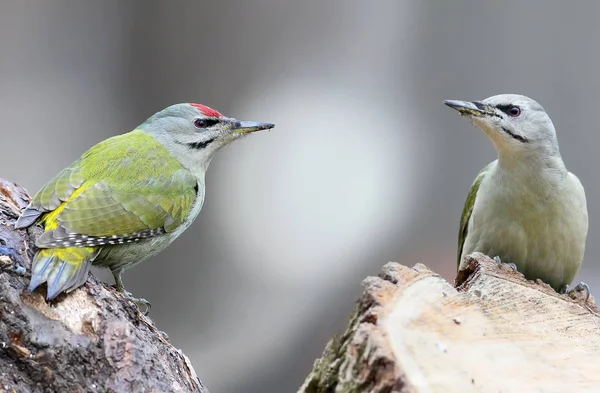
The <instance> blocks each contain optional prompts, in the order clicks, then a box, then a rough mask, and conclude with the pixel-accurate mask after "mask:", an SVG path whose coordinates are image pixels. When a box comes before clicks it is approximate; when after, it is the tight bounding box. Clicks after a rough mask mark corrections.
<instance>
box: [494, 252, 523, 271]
mask: <svg viewBox="0 0 600 393" xmlns="http://www.w3.org/2000/svg"><path fill="white" fill-rule="evenodd" d="M494 262H496V263H497V264H498V265H502V264H504V265H505V266H508V267H509V268H511V269H512V270H514V271H515V272H518V271H519V269H517V265H516V264H514V263H512V262H502V260H500V257H499V256H498V255H496V256H495V257H494Z"/></svg>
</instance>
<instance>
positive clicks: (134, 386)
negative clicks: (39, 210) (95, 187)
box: [0, 179, 209, 393]
mask: <svg viewBox="0 0 600 393" xmlns="http://www.w3.org/2000/svg"><path fill="white" fill-rule="evenodd" d="M30 199H31V197H30V196H29V194H28V193H27V191H26V190H25V189H24V188H23V187H21V186H20V185H18V184H16V183H13V182H10V181H7V180H3V179H0V391H1V390H2V389H6V390H7V391H13V390H14V391H31V392H38V391H40V392H41V391H48V390H52V391H73V392H84V391H88V389H90V387H94V386H95V390H96V391H112V392H121V391H174V392H200V393H209V391H208V389H207V388H206V387H205V386H204V384H203V383H202V381H201V380H200V379H199V378H198V376H197V374H196V371H195V370H194V368H193V366H192V364H191V362H190V360H189V358H188V357H187V356H186V355H185V354H184V353H183V352H182V351H181V350H179V349H177V348H175V347H173V345H172V344H171V343H170V342H169V339H168V336H167V335H166V333H164V332H161V331H159V330H158V329H157V328H156V326H155V325H154V322H153V321H152V320H151V319H150V318H148V317H147V316H144V315H143V314H142V313H141V312H140V310H139V308H138V307H137V305H136V304H134V303H133V302H132V301H131V300H129V299H127V298H126V297H124V296H123V294H121V293H120V292H118V291H116V290H115V289H114V288H112V287H111V286H109V285H107V284H104V283H102V282H101V281H99V280H97V279H96V278H95V277H94V276H93V275H91V274H90V276H89V277H88V281H87V282H86V284H85V285H83V286H81V287H79V288H77V289H76V290H74V291H72V292H70V293H67V294H61V295H59V296H58V297H57V298H56V299H54V300H53V301H51V302H46V300H45V298H44V294H43V291H44V290H45V285H43V286H42V289H41V290H36V291H34V292H28V291H27V290H26V288H27V284H28V283H29V281H30V279H31V274H30V272H31V261H32V260H33V254H34V249H35V245H34V243H33V237H34V236H35V235H36V234H39V233H40V232H41V228H39V227H33V228H29V229H27V230H17V229H14V222H15V221H16V219H17V218H18V216H19V214H20V212H21V210H22V209H23V208H25V207H26V206H27V205H28V203H29V200H30ZM8 370H10V372H7V371H8ZM92 390H94V389H92Z"/></svg>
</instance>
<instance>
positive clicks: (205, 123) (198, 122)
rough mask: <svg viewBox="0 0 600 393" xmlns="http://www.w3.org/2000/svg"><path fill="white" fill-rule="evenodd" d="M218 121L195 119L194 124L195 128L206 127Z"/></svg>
mask: <svg viewBox="0 0 600 393" xmlns="http://www.w3.org/2000/svg"><path fill="white" fill-rule="evenodd" d="M218 122H219V121H218V120H216V119H196V120H194V126H195V127H196V128H206V127H212V126H214V125H215V124H217V123H218Z"/></svg>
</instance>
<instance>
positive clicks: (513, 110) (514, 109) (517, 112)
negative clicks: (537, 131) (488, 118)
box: [507, 106, 521, 117]
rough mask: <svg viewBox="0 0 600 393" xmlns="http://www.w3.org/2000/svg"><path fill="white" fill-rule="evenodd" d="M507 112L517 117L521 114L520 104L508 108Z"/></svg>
mask: <svg viewBox="0 0 600 393" xmlns="http://www.w3.org/2000/svg"><path fill="white" fill-rule="evenodd" d="M507 113H508V114H509V115H510V116H512V117H517V116H519V115H520V114H521V108H519V107H518V106H511V107H510V108H508V111H507Z"/></svg>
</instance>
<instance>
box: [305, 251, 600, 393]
mask: <svg viewBox="0 0 600 393" xmlns="http://www.w3.org/2000/svg"><path fill="white" fill-rule="evenodd" d="M468 258H469V259H470V261H469V265H468V267H467V268H466V269H465V270H463V271H461V272H460V273H459V275H458V277H457V280H456V285H455V286H453V285H451V284H449V283H448V282H447V281H445V280H444V279H442V278H441V277H440V276H438V275H437V274H435V273H434V272H432V271H431V270H429V269H427V267H425V266H424V265H421V264H417V265H415V266H414V267H413V268H408V267H405V266H402V265H399V264H397V263H388V264H386V265H385V266H384V268H383V271H382V273H381V274H380V275H379V277H370V278H367V279H366V280H365V281H364V286H365V290H364V293H363V295H362V297H361V299H360V300H359V302H358V305H357V307H356V310H355V312H354V313H353V315H352V317H351V320H350V323H349V326H348V328H347V330H346V332H345V333H344V334H342V335H341V336H340V337H337V338H335V339H333V340H332V341H330V342H329V343H328V345H327V347H326V348H325V351H324V353H323V357H322V358H321V359H318V360H317V361H316V362H315V364H314V367H313V370H312V372H311V373H310V375H309V376H308V378H307V379H306V381H305V383H304V385H303V386H302V387H301V389H300V391H299V392H306V393H325V392H327V393H333V392H370V393H384V392H385V393H390V392H398V393H399V392H402V393H408V392H410V393H417V392H418V393H424V392H431V393H435V392H443V393H453V392H457V393H458V392H460V393H469V392H502V393H508V392H515V393H523V392H544V393H553V392H556V393H564V392H600V316H599V315H598V309H597V308H596V306H595V304H594V300H593V299H592V298H590V299H588V300H587V301H586V300H585V299H571V298H570V297H569V296H567V295H559V294H558V293H556V292H555V291H554V290H553V289H552V288H551V287H550V286H548V285H546V284H543V283H541V282H539V281H538V282H532V281H527V280H525V278H524V277H523V276H522V275H521V274H520V273H517V272H515V271H513V270H512V269H511V268H510V267H508V266H505V265H498V264H497V263H495V262H494V261H493V260H491V259H490V258H488V257H487V256H484V255H483V254H479V253H475V254H473V255H470V256H468Z"/></svg>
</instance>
